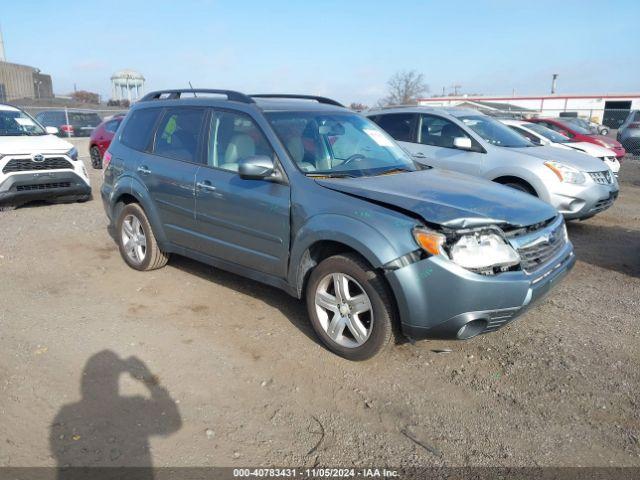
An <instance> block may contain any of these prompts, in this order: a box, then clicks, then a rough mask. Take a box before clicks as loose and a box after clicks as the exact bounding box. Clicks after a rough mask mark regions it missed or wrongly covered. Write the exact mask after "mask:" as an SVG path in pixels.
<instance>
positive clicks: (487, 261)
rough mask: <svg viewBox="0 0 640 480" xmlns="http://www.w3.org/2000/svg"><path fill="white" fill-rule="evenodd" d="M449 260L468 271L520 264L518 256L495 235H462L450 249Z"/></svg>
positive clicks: (487, 233) (479, 233)
mask: <svg viewBox="0 0 640 480" xmlns="http://www.w3.org/2000/svg"><path fill="white" fill-rule="evenodd" d="M450 256H451V260H453V261H454V262H455V263H457V264H458V265H460V266H461V267H464V268H468V269H469V270H485V269H488V268H500V267H510V266H513V265H517V264H519V263H520V255H518V252H516V251H515V250H514V249H513V247H512V246H511V245H509V244H508V243H507V242H505V240H504V239H503V238H502V237H500V235H497V234H495V233H489V232H486V233H485V232H478V233H470V234H467V235H463V236H462V237H460V239H459V240H458V241H457V242H456V243H454V244H453V246H452V247H451V249H450Z"/></svg>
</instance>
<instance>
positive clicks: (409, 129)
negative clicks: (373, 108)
mask: <svg viewBox="0 0 640 480" xmlns="http://www.w3.org/2000/svg"><path fill="white" fill-rule="evenodd" d="M372 120H374V121H375V122H376V123H377V124H378V125H380V127H382V129H383V130H385V131H386V132H387V133H388V134H389V135H391V136H392V137H393V138H394V139H396V140H398V141H400V142H415V141H416V140H415V135H414V134H413V132H414V131H415V128H414V127H415V123H416V115H415V114H413V113H387V114H384V115H378V116H377V117H376V118H375V119H372Z"/></svg>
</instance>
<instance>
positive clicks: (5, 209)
mask: <svg viewBox="0 0 640 480" xmlns="http://www.w3.org/2000/svg"><path fill="white" fill-rule="evenodd" d="M16 208H17V205H3V206H0V212H10V211H11V210H15V209H16Z"/></svg>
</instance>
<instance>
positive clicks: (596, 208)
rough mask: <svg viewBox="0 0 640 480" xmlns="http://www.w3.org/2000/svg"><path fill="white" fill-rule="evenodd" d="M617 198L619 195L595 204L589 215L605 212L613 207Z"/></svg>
mask: <svg viewBox="0 0 640 480" xmlns="http://www.w3.org/2000/svg"><path fill="white" fill-rule="evenodd" d="M617 197H618V195H617V194H615V195H611V196H610V197H609V198H605V199H604V200H600V201H599V202H598V203H596V204H595V206H594V207H593V208H592V209H591V210H589V213H598V212H602V211H603V210H606V209H607V208H609V207H610V206H611V205H613V202H615V201H616V198H617Z"/></svg>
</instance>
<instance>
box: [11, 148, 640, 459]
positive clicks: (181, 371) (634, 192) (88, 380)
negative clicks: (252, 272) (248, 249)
mask: <svg viewBox="0 0 640 480" xmlns="http://www.w3.org/2000/svg"><path fill="white" fill-rule="evenodd" d="M78 143H79V144H80V149H81V152H85V153H86V142H84V141H78ZM85 162H86V163H88V159H87V158H86V156H85ZM621 177H622V191H621V196H620V199H619V200H618V202H617V203H616V205H615V206H614V207H613V208H612V209H610V210H609V211H607V212H606V213H604V214H602V215H600V216H598V217H596V218H593V219H591V220H588V221H586V222H584V223H572V224H571V225H570V226H569V234H570V236H571V239H572V240H573V242H574V244H575V247H576V252H577V256H578V263H577V265H576V268H575V269H574V271H573V272H572V274H571V275H570V276H569V277H568V278H567V279H566V280H565V282H564V283H563V284H562V285H561V286H560V287H559V288H558V289H556V290H555V292H554V293H553V294H552V295H551V296H550V297H549V298H548V299H547V301H546V302H545V303H544V304H541V305H539V306H538V307H537V308H535V309H533V310H532V311H530V312H529V313H527V314H526V315H525V316H523V317H522V318H520V319H519V320H518V321H517V322H515V323H513V324H512V325H510V326H507V327H506V328H504V329H502V330H500V331H499V332H498V333H495V334H492V335H486V336H482V337H480V338H476V339H473V340H471V341H468V342H465V343H456V342H421V343H418V344H416V345H411V344H404V345H400V346H396V347H394V348H393V349H392V350H391V352H390V353H389V354H388V355H386V356H384V357H382V358H379V359H375V360H373V361H370V362H367V363H349V362H347V361H345V360H342V359H340V358H338V357H336V356H334V355H332V354H331V353H329V352H328V351H326V350H325V349H324V348H323V347H321V346H320V345H319V344H318V342H317V340H316V339H315V337H314V335H313V333H312V331H311V329H310V327H309V326H308V324H307V320H306V314H305V308H304V305H303V303H302V302H298V301H296V300H294V299H292V298H290V297H289V296H287V295H286V294H285V293H282V292H280V291H278V290H275V289H273V288H270V287H267V286H263V285H261V284H258V283H255V282H252V281H249V280H246V279H243V278H240V277H237V276H235V275H232V274H228V273H225V272H222V271H219V270H215V269H212V268H209V267H207V266H203V265H200V264H198V263H196V262H192V261H190V260H187V259H184V258H175V257H174V258H173V259H172V260H171V262H170V263H169V265H168V266H167V267H166V268H164V269H162V270H158V271H155V272H151V273H139V272H135V271H133V270H131V269H129V268H128V267H127V266H126V265H125V264H124V262H123V261H122V260H121V258H120V256H119V254H118V251H117V249H116V246H115V244H114V243H113V241H112V240H111V238H110V237H109V236H108V234H107V231H106V218H105V215H104V213H103V210H102V205H101V202H100V201H99V199H98V197H99V195H98V190H99V185H100V182H101V174H100V173H99V172H96V171H92V179H93V186H94V189H95V193H96V199H94V200H93V201H91V202H89V203H86V204H68V205H39V206H33V207H27V208H20V209H17V210H15V211H13V212H7V213H0V232H1V233H0V278H1V279H2V286H1V287H0V305H1V310H0V392H1V393H0V415H1V417H0V465H2V466H33V465H39V466H55V465H56V464H84V465H87V464H90V465H92V464H132V465H149V464H150V463H151V462H152V463H153V464H154V465H156V466H160V465H167V466H169V465H171V466H186V465H189V466H204V465H243V466H245V465H248V464H251V465H267V464H270V465H280V466H283V465H291V466H302V465H316V464H320V465H334V466H352V465H355V466H367V465H371V464H376V465H391V466H411V465H502V466H512V465H528V466H534V465H556V466H559V465H584V466H595V465H598V466H610V465H634V466H640V397H639V396H638V391H639V390H640V368H638V365H640V349H639V348H638V347H639V345H640V323H639V320H638V319H639V317H640V315H639V314H640V162H635V161H629V162H627V163H625V164H624V166H623V169H622V172H621ZM443 347H449V348H451V349H452V351H451V352H450V353H436V352H434V351H433V350H434V349H439V348H443ZM130 357H136V358H137V359H139V361H137V360H135V359H130ZM145 365H146V367H145ZM146 368H148V371H147V370H146ZM81 385H82V392H81Z"/></svg>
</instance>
